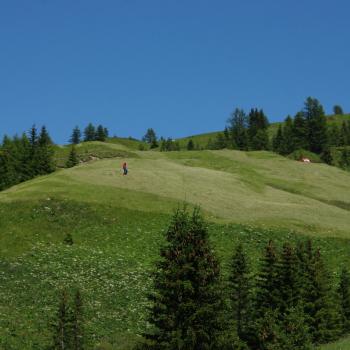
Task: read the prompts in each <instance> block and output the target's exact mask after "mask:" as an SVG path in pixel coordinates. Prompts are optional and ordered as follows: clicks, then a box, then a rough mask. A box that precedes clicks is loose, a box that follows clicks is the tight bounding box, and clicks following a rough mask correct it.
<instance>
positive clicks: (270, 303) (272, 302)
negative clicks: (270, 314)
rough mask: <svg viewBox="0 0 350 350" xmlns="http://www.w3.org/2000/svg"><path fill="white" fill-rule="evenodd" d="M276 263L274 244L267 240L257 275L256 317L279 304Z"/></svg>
mask: <svg viewBox="0 0 350 350" xmlns="http://www.w3.org/2000/svg"><path fill="white" fill-rule="evenodd" d="M278 263H279V261H278V254H277V251H276V248H275V245H274V244H273V242H272V241H269V243H268V245H267V246H266V248H265V252H264V256H263V258H262V262H261V267H260V271H259V274H258V277H257V295H256V312H257V316H258V317H263V315H264V312H265V311H266V310H267V309H271V310H276V309H278V308H279V306H280V302H281V300H280V295H279V267H278Z"/></svg>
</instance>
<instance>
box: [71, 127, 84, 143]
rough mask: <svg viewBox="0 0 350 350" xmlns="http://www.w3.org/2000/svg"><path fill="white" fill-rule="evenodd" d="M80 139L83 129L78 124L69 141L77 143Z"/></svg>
mask: <svg viewBox="0 0 350 350" xmlns="http://www.w3.org/2000/svg"><path fill="white" fill-rule="evenodd" d="M80 141H81V131H80V129H79V127H78V126H76V127H75V128H74V129H73V131H72V135H71V137H70V139H69V142H70V143H71V144H73V145H77V144H79V143H80Z"/></svg>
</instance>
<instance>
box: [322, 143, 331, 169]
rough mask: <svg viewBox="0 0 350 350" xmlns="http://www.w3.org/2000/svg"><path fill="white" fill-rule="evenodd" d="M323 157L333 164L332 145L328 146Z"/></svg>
mask: <svg viewBox="0 0 350 350" xmlns="http://www.w3.org/2000/svg"><path fill="white" fill-rule="evenodd" d="M321 159H322V160H323V161H324V162H325V163H326V164H328V165H332V164H333V157H332V152H331V149H330V147H328V146H327V147H326V148H325V149H324V150H323V152H322V154H321Z"/></svg>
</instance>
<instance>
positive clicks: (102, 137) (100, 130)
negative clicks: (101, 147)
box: [95, 125, 107, 142]
mask: <svg viewBox="0 0 350 350" xmlns="http://www.w3.org/2000/svg"><path fill="white" fill-rule="evenodd" d="M106 137H107V136H106V134H105V129H104V127H103V126H102V125H99V126H98V127H97V130H96V136H95V140H96V141H101V142H104V141H106Z"/></svg>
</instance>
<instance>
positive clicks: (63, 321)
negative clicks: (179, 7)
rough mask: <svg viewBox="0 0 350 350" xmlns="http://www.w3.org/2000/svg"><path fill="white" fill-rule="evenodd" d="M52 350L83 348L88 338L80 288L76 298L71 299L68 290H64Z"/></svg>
mask: <svg viewBox="0 0 350 350" xmlns="http://www.w3.org/2000/svg"><path fill="white" fill-rule="evenodd" d="M52 330H53V342H52V346H51V347H50V349H52V350H83V349H86V348H87V347H86V344H87V339H86V336H85V334H84V313H83V300H82V296H81V293H80V291H79V290H77V291H76V292H75V294H74V300H73V301H71V300H69V294H68V292H67V290H65V289H64V290H62V292H61V296H60V303H59V307H58V311H57V314H56V320H55V322H54V323H53V327H52Z"/></svg>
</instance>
